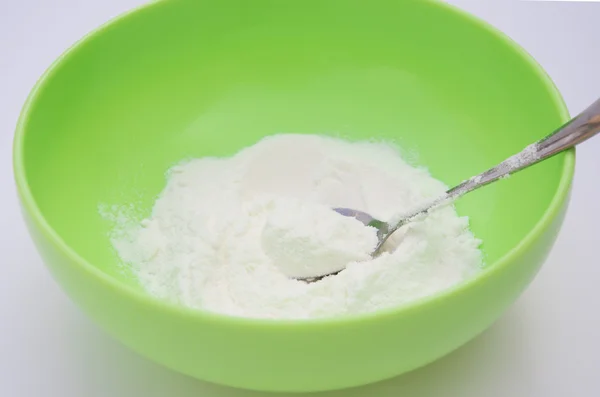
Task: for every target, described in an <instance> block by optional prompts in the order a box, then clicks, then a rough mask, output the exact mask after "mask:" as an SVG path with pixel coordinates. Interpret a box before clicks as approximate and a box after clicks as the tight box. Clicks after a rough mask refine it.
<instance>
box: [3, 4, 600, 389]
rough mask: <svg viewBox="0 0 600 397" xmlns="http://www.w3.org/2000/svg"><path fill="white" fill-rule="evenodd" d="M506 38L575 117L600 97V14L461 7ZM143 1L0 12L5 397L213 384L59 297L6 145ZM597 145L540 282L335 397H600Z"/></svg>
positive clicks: (544, 7)
mask: <svg viewBox="0 0 600 397" xmlns="http://www.w3.org/2000/svg"><path fill="white" fill-rule="evenodd" d="M452 2H453V3H455V4H458V5H460V6H462V7H463V8H466V9H467V10H470V11H472V12H473V13H475V14H477V15H479V16H481V17H482V18H484V19H486V20H487V21H489V22H491V23H492V24H494V25H495V26H497V27H499V28H501V29H502V30H503V31H505V32H506V33H508V34H509V35H510V36H511V37H513V38H514V39H515V40H516V41H517V42H519V43H520V44H521V45H522V46H523V47H525V49H527V50H528V51H529V52H530V53H531V54H532V55H533V56H534V57H535V58H536V59H537V60H538V61H539V62H540V63H541V64H542V65H543V66H544V67H545V68H546V70H547V71H548V73H549V74H550V76H551V77H552V78H553V79H554V80H555V81H556V83H557V85H558V87H559V88H560V90H561V91H562V93H563V95H564V97H565V99H566V101H567V104H568V105H569V108H570V110H571V112H572V113H575V112H578V111H580V110H582V109H583V107H584V106H585V105H586V104H588V103H591V102H592V101H593V100H594V99H596V97H598V96H600V78H599V77H598V76H600V74H599V72H598V70H600V55H599V53H598V48H600V33H598V29H597V21H598V19H599V18H600V4H593V3H555V2H547V3H542V2H527V3H524V2H522V3H519V2H514V1H491V0H453V1H452ZM140 3H142V1H141V0H105V1H94V2H92V1H83V0H79V1H78V0H54V1H47V0H25V1H21V2H17V1H13V2H11V1H8V0H3V1H1V2H0V205H1V206H0V252H2V254H3V261H2V277H1V279H0V280H1V281H0V318H1V320H0V321H1V322H0V395H2V396H11V397H12V396H27V397H29V396H61V397H69V396H89V397H95V396H112V397H120V396H144V397H154V396H165V395H173V396H177V397H187V396H210V397H258V396H260V395H261V394H260V393H253V392H245V391H236V390H231V389H227V388H222V387H218V386H214V385H208V384H205V383H202V382H199V381H196V380H193V379H190V378H187V377H185V376H182V375H179V374H177V373H174V372H171V371H168V370H166V369H163V368H162V367H160V366H158V365H156V364H153V363H151V362H149V361H147V360H145V359H143V358H140V357H138V356H137V355H136V354H134V353H132V352H130V351H128V350H126V349H125V348H124V347H122V346H121V345H119V344H118V343H117V342H115V341H113V340H112V339H110V338H109V337H108V336H107V335H105V334H104V333H103V332H102V331H100V330H99V329H98V328H97V327H96V326H95V325H93V324H92V323H91V322H90V321H89V320H88V319H87V318H86V317H85V316H84V315H83V314H81V313H80V312H79V311H78V310H77V309H76V308H75V306H74V305H73V304H72V303H71V302H70V301H69V300H68V299H67V298H66V297H65V295H64V294H63V293H62V292H61V291H60V290H59V288H58V286H57V285H56V284H55V283H54V281H53V280H52V279H51V278H50V276H49V274H48V272H47V271H46V270H45V268H44V266H43V265H42V263H41V261H40V259H39V257H38V255H37V254H36V253H35V250H34V248H33V245H32V244H31V242H30V240H29V238H28V236H27V233H26V231H25V228H24V226H23V223H22V220H21V217H20V214H19V212H18V208H17V199H16V196H15V191H14V187H13V179H12V172H11V164H10V161H11V153H10V146H11V141H12V133H13V129H14V125H15V123H16V120H17V116H18V113H19V110H20V108H21V106H22V104H23V102H24V100H25V98H26V96H27V94H28V91H29V90H30V88H31V87H32V85H33V84H34V82H35V80H36V79H37V78H38V76H39V75H40V74H41V73H42V72H43V71H44V69H45V68H46V67H47V66H48V65H49V64H50V63H51V62H52V60H53V59H54V58H55V57H56V56H58V55H59V54H60V53H61V52H62V51H63V50H64V49H65V48H66V47H67V46H69V45H70V44H71V43H73V42H74V41H75V40H77V39H78V38H79V37H80V36H82V35H83V34H84V33H86V32H87V31H89V30H90V29H92V28H94V27H95V26H97V25H99V24H100V23H102V22H104V21H105V20H107V19H108V18H110V17H112V16H115V15H117V14H119V13H120V12H122V11H124V10H126V9H128V8H131V7H132V6H135V5H137V4H140ZM599 154H600V138H597V139H595V140H593V141H590V142H588V143H586V144H585V145H583V146H582V147H581V148H580V150H579V151H578V164H577V174H576V180H575V186H574V191H573V197H572V202H571V208H570V212H569V214H568V216H567V219H566V222H565V225H564V228H563V230H562V233H561V235H560V237H559V240H558V242H557V244H556V246H555V249H554V251H553V253H552V255H551V256H550V258H549V260H548V262H547V263H546V265H545V266H544V268H543V270H542V271H541V273H540V274H539V276H538V277H537V278H536V280H535V281H534V283H533V284H532V285H531V287H530V288H529V289H528V290H527V292H526V293H525V294H524V295H523V297H522V298H521V299H520V300H519V301H518V302H517V303H516V304H515V305H514V307H513V308H512V309H511V310H510V311H509V312H508V313H507V314H506V315H505V316H504V317H503V318H502V319H501V320H500V321H499V322H498V323H497V324H496V325H495V326H493V327H492V328H491V329H490V330H489V331H487V332H486V333H485V334H484V335H482V336H481V337H479V338H478V339H476V340H475V341H473V342H471V343H470V344H468V345H467V346H465V347H463V348H462V349H460V350H458V351H457V352H455V353H453V354H452V355H450V356H448V357H446V358H444V359H442V360H440V361H438V362H437V363H434V364H433V365H430V366H429V367H427V368H424V369H421V370H419V371H416V372H413V373H411V374H408V375H405V376H403V377H400V378H397V379H394V380H391V381H387V382H383V383H380V384H377V385H373V386H369V387H366V388H360V389H356V390H350V391H341V392H334V393H327V396H330V397H337V396H339V397H342V396H346V397H354V396H355V397H363V396H373V397H388V396H389V397H396V396H409V397H412V396H418V397H438V396H440V397H441V396H443V397H455V396H456V397H482V396H483V397H504V396H515V397H521V396H527V397H563V396H598V395H600V377H599V376H598V369H599V368H600V341H599V339H598V334H599V333H598V327H599V326H600V321H599V320H598V314H597V313H598V309H597V304H596V302H595V301H597V300H598V299H599V297H600V292H599V291H598V287H597V285H598V282H599V281H600V268H599V267H598V266H597V265H598V263H599V261H598V254H597V251H596V250H597V246H598V245H599V244H600V233H598V227H597V226H598V223H599V221H600V209H599V206H598V203H599V202H600V182H598V173H599V171H600V155H599Z"/></svg>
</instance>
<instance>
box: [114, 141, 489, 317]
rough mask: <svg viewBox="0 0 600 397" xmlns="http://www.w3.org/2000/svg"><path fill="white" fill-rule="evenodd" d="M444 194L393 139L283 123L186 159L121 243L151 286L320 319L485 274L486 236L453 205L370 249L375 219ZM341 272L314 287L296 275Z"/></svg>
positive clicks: (199, 303)
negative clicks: (284, 128) (232, 148)
mask: <svg viewBox="0 0 600 397" xmlns="http://www.w3.org/2000/svg"><path fill="white" fill-rule="evenodd" d="M445 191H446V186H445V185H444V184H443V183H441V182H439V181H437V180H436V179H434V178H432V177H431V176H430V175H429V174H428V172H427V171H426V170H424V169H421V168H415V167H412V166H410V165H408V164H407V163H406V162H405V161H403V160H402V158H401V157H400V154H399V152H398V150H397V149H396V148H395V147H394V146H392V145H389V144H385V143H371V142H347V141H344V140H339V139H334V138H328V137H322V136H314V135H296V134H281V135H275V136H270V137H267V138H264V139H262V140H261V141H260V142H258V143H257V144H255V145H253V146H251V147H249V148H246V149H244V150H242V151H240V152H239V153H237V154H236V155H234V156H233V157H230V158H202V159H195V160H191V161H186V162H182V163H181V164H179V165H177V166H175V167H174V168H172V169H171V170H170V172H169V173H168V181H167V185H166V187H165V189H164V190H163V192H162V193H161V194H160V196H159V197H158V199H157V201H156V203H155V204H154V207H153V210H152V215H151V216H150V217H149V218H148V219H145V220H144V221H143V222H141V224H139V225H136V226H134V227H130V228H127V227H126V226H125V225H126V224H127V222H125V221H123V219H121V222H119V223H117V224H116V225H115V233H114V236H113V238H112V243H113V245H114V247H115V248H116V250H117V252H118V254H119V256H120V257H121V259H122V260H123V261H124V262H125V263H126V264H128V265H129V266H131V269H132V270H133V272H134V274H135V275H136V276H137V278H138V280H139V282H140V283H141V285H142V286H143V287H144V288H145V289H146V290H147V291H148V292H149V293H150V294H152V295H154V296H156V297H158V298H161V299H165V300H168V301H171V302H176V303H179V304H181V305H184V306H187V307H191V308H196V309H201V310H207V311H213V312H218V313H222V314H228V315H232V316H242V317H254V318H281V319H283V318H287V319H291V318H295V319H301V318H319V317H332V316H339V315H345V314H352V313H364V312H370V311H374V310H379V309H383V308H389V307H394V306H399V305H402V304H406V303H408V302H411V301H414V300H416V299H419V298H422V297H425V296H428V295H431V294H435V293H437V292H440V291H442V290H444V289H447V288H450V287H452V286H455V285H457V284H458V283H460V282H462V281H464V280H465V279H467V278H469V277H472V276H473V275H474V274H476V273H477V272H478V271H479V270H480V268H481V264H482V255H481V252H480V250H479V245H480V241H479V240H477V239H476V238H475V237H474V236H473V234H472V233H471V232H470V231H469V229H468V220H467V218H465V217H459V216H458V215H457V214H456V211H455V210H454V207H452V206H447V207H444V208H440V209H438V210H436V211H435V212H433V213H432V214H431V215H429V216H428V217H427V218H425V219H424V220H422V221H419V222H415V223H412V224H409V225H407V226H405V227H403V228H401V229H400V230H398V231H397V232H396V233H395V234H394V235H393V236H392V237H391V238H390V239H389V240H388V242H386V244H385V245H384V250H383V253H382V254H381V255H380V256H379V257H377V258H374V259H373V258H371V257H370V255H369V254H370V253H371V252H372V250H373V247H374V246H375V245H376V242H377V238H376V234H375V230H374V229H373V228H369V227H366V226H364V225H362V224H361V223H360V222H358V221H357V220H355V219H353V218H347V217H343V216H342V215H339V214H337V213H336V212H335V211H333V210H331V208H335V207H346V208H354V209H357V210H361V211H365V212H367V213H369V214H371V215H373V216H375V217H376V218H378V219H381V220H388V219H391V218H392V217H393V216H394V215H396V214H397V213H398V212H402V210H407V209H411V208H416V207H418V206H419V205H421V204H422V203H423V202H427V201H428V200H430V199H431V198H432V197H437V196H440V195H441V194H443V193H444V192H445ZM344 267H345V270H343V271H342V272H340V273H339V274H338V275H336V276H332V277H327V278H325V279H323V280H321V281H318V282H316V283H311V284H307V283H305V282H302V281H298V280H296V279H294V277H308V276H317V275H322V274H328V273H330V272H332V271H337V270H339V269H340V268H344Z"/></svg>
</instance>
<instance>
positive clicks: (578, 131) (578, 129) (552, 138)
mask: <svg viewBox="0 0 600 397" xmlns="http://www.w3.org/2000/svg"><path fill="white" fill-rule="evenodd" d="M598 132H600V99H599V100H597V101H596V102H594V103H593V104H592V105H590V106H589V107H588V108H587V109H586V110H584V111H583V112H581V113H580V114H579V115H578V116H577V117H575V118H573V119H571V121H569V122H567V123H566V124H565V125H563V126H562V127H560V128H559V129H558V130H556V131H555V132H553V133H552V134H550V135H548V136H547V137H545V138H543V139H541V140H539V141H537V142H535V143H534V144H532V145H529V146H527V147H526V148H525V149H524V150H522V151H521V152H519V153H518V154H516V155H514V156H512V157H509V158H508V159H506V160H504V161H503V162H501V163H500V164H498V165H497V166H495V167H494V168H491V169H489V170H487V171H485V172H483V173H481V174H479V175H476V176H474V177H472V178H471V179H468V180H466V181H464V182H462V183H461V184H459V185H457V186H455V187H453V188H452V189H450V190H448V191H447V192H446V193H444V195H442V196H441V197H438V198H436V199H435V200H432V201H430V202H429V203H426V205H423V206H422V207H420V208H418V209H416V210H414V211H412V212H410V213H408V214H406V215H405V216H402V217H400V218H398V219H396V220H393V221H390V222H383V221H380V220H378V219H376V218H374V217H372V216H371V215H369V214H367V213H365V212H362V211H358V210H354V209H350V208H334V211H336V212H338V213H339V214H341V215H344V216H348V217H352V218H356V219H357V220H359V221H360V222H362V223H363V224H365V225H366V226H372V227H374V228H375V229H377V238H378V243H377V246H376V247H375V250H374V251H373V253H372V256H373V257H375V256H377V255H379V253H380V252H381V248H382V247H383V244H384V243H385V242H386V241H387V239H388V238H389V237H390V236H391V235H392V234H393V233H394V232H395V231H397V230H398V229H399V228H401V227H402V226H404V225H406V224H407V223H410V222H413V221H415V220H417V219H420V218H422V217H424V216H427V215H428V214H429V213H430V212H431V211H433V210H434V209H436V208H438V207H440V206H442V205H444V204H447V203H450V202H452V201H454V200H456V199H457V198H459V197H461V196H463V195H465V194H467V193H469V192H472V191H473V190H476V189H478V188H480V187H482V186H485V185H487V184H490V183H492V182H495V181H497V180H498V179H501V178H503V177H507V176H508V175H510V174H513V173H515V172H517V171H520V170H522V169H525V168H527V167H529V166H532V165H534V164H537V163H539V162H540V161H543V160H546V159H547V158H550V157H552V156H554V155H555V154H558V153H560V152H563V151H565V150H567V149H570V148H572V147H574V146H575V145H578V144H579V143H581V142H583V141H585V140H587V139H589V138H591V137H592V136H594V135H596V134H597V133H598ZM342 270H343V269H340V270H339V271H337V272H335V273H330V274H325V275H320V276H315V277H312V278H306V279H303V280H304V281H307V282H314V281H318V280H321V279H322V278H324V277H328V276H332V275H334V274H337V273H339V272H340V271H342Z"/></svg>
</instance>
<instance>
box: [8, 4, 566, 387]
mask: <svg viewBox="0 0 600 397" xmlns="http://www.w3.org/2000/svg"><path fill="white" fill-rule="evenodd" d="M567 117H568V114H567V111H566V109H565V106H564V104H563V102H562V100H561V97H560V95H559V93H558V92H557V90H556V88H555V87H554V86H553V84H552V83H551V81H550V80H549V78H548V77H547V76H546V75H545V73H544V72H543V70H542V69H541V68H540V67H539V66H538V65H537V64H536V63H535V62H534V61H533V60H532V59H531V58H530V57H529V56H528V55H527V54H526V53H525V52H524V51H523V50H522V49H520V48H519V47H518V46H517V45H515V44H514V43H512V42H511V41H510V40H509V39H507V38H506V37H505V36H503V35H502V34H500V33H498V32H497V31H495V30H493V29H492V28H490V27H489V26H487V25H486V24H484V23H482V22H481V21H478V20H477V19H475V18H473V17H471V16H469V15H466V14H464V13H462V12H460V11H457V10H455V9H453V8H451V7H450V6H448V5H445V4H443V3H441V2H433V1H396V0H389V1H370V2H364V1H347V0H318V1H317V0H304V1H276V0H254V1H251V2H249V1H246V0H204V1H191V0H190V1H185V0H181V1H160V2H155V3H152V4H149V5H147V6H144V7H141V8H139V9H137V10H135V11H133V12H130V13H128V14H126V15H124V16H122V17H119V18H117V19H115V20H114V21H112V22H110V23H109V24H107V25H105V26H103V27H101V28H100V29H98V30H96V31H95V32H93V33H92V34H90V35H88V36H87V37H86V38H85V39H83V40H82V41H80V42H79V43H77V44H76V45H75V46H74V47H73V48H71V49H70V50H68V51H67V52H66V53H65V54H64V55H62V56H61V57H60V58H59V59H58V60H57V61H56V62H55V63H54V64H53V65H52V66H51V67H50V69H49V70H48V71H47V72H46V73H45V74H44V76H43V77H42V78H41V80H40V81H39V82H38V84H37V85H36V87H35V88H34V89H33V92H32V93H31V95H30V97H29V99H28V101H27V103H26V105H25V107H24V109H23V112H22V115H21V119H20V121H19V123H18V127H17V131H16V137H15V146H14V164H15V174H16V181H17V185H18V191H19V195H20V198H21V202H22V207H23V209H24V214H25V218H26V222H27V224H28V227H29V230H30V232H31V235H32V237H33V239H34V241H35V243H36V245H37V247H38V249H39V251H40V253H41V255H42V257H43V258H44V261H45V263H46V264H47V266H48V268H49V269H50V271H51V273H52V275H53V276H54V277H55V279H56V280H57V281H58V283H59V284H60V285H61V286H62V288H64V290H65V291H66V292H67V294H68V295H69V296H70V297H71V299H72V300H73V301H74V302H76V303H77V304H78V305H79V307H81V309H82V310H83V311H84V312H86V313H87V314H88V315H89V316H90V317H91V318H93V319H94V320H95V321H96V322H97V323H98V324H99V325H100V326H101V327H102V328H104V329H105V330H106V331H107V332H108V333H110V334H111V335H113V336H114V337H115V338H116V339H118V340H120V341H121V342H123V343H124V344H125V345H127V346H129V347H131V348H132V349H133V350H135V351H137V352H139V353H140V354H142V355H144V356H146V357H148V358H150V359H152V360H154V361H156V362H159V363H161V364H163V365H165V366H167V367H170V368H172V369H174V370H176V371H180V372H183V373H185V374H188V375H191V376H193V377H196V378H199V379H203V380H206V381H210V382H215V383H219V384H223V385H230V386H235V387H240V388H248V389H256V390H269V391H295V392H301V391H317V390H329V389H338V388H346V387H350V386H357V385H363V384H367V383H370V382H375V381H379V380H382V379H386V378H390V377H394V376H396V375H399V374H401V373H404V372H407V371H410V370H413V369H415V368H417V367H420V366H423V365H425V364H427V363H429V362H432V361H434V360H436V359H438V358H440V357H441V356H444V355H445V354H447V353H449V352H451V351H452V350H454V349H456V348H458V347H459V346H461V345H463V344H464V343H465V342H467V341H469V340H470V339H472V338H474V337H475V336H476V335H478V334H479V333H480V332H482V331H483V330H484V329H486V328H487V327H489V326H490V325H491V324H492V323H493V322H494V321H495V320H496V319H497V318H498V317H499V316H500V315H501V314H502V313H503V312H504V311H505V309H506V308H507V307H508V306H509V305H510V304H511V303H512V302H513V301H514V300H515V299H516V298H517V297H518V296H519V294H520V293H521V292H522V291H523V290H524V289H525V287H526V286H527V285H528V284H529V282H530V281H531V280H532V279H533V277H534V275H535V274H536V272H537V271H538V269H539V268H540V266H541V264H542V262H543V261H544V259H545V257H546V255H547V254H548V252H549V250H550V248H551V246H552V244H553V242H554V240H555V237H556V235H557V232H558V230H559V228H560V225H561V222H562V220H563V216H564V213H565V210H566V207H567V202H568V195H569V191H570V184H571V179H572V176H573V170H574V162H575V153H574V152H573V151H569V152H567V153H564V154H561V155H559V156H557V157H555V158H553V159H551V160H549V161H546V162H544V163H543V164H540V165H538V166H536V167H533V168H532V169H529V170H526V171H523V172H522V173H520V174H517V175H515V176H513V177H511V178H509V179H508V180H506V181H501V182H499V183H497V184H494V185H490V186H489V187H487V188H484V189H482V190H480V191H478V192H475V193H473V194H472V195H469V196H467V197H465V198H464V199H461V200H460V201H459V202H458V204H457V207H458V210H459V212H460V213H461V214H465V215H469V216H470V217H471V219H472V229H473V231H474V232H475V234H476V235H477V236H478V237H480V238H481V239H483V241H484V250H485V255H486V263H487V267H486V269H485V271H483V272H482V273H481V274H480V275H479V276H478V277H476V278H475V279H473V280H470V281H469V282H467V283H465V284H463V285H461V286H459V287H457V288H455V289H453V290H451V291H446V292H443V293H441V294H438V295H436V296H433V297H430V298H427V299H424V300H421V301H418V302H414V303H412V304H410V305H408V306H405V307H399V308H396V309H392V310H386V311H381V312H378V313H373V314H368V315H360V316H358V315H357V316H347V317H341V318H334V319H322V320H307V321H275V320H252V319H241V318H230V317H226V316H221V315H217V314H210V313H205V312H200V311H192V310H189V309H186V308H182V307H178V306H175V305H172V304H167V303H164V302H160V301H157V300H155V299H154V298H152V297H150V296H148V295H147V294H146V293H145V292H144V291H143V290H142V289H141V287H140V286H138V285H137V283H136V281H135V279H134V278H133V277H132V276H131V275H130V274H127V272H126V271H123V269H122V267H121V266H120V265H119V261H118V259H117V258H116V256H115V253H114V252H113V250H112V248H111V245H110V242H109V238H108V237H107V234H108V232H109V229H110V224H109V223H107V222H106V221H105V220H103V219H102V217H101V216H100V214H99V211H98V206H99V204H101V203H108V204H111V203H116V204H126V203H134V204H135V206H136V208H137V209H138V212H137V213H138V215H139V216H143V215H145V214H148V213H149V211H150V208H151V206H152V204H153V200H154V198H155V197H156V195H157V194H158V193H159V192H160V191H161V189H162V188H163V187H164V185H165V178H164V173H165V171H166V170H167V169H168V168H169V166H171V165H173V164H174V163H175V162H177V161H179V160H180V159H182V158H185V157H189V156H224V155H231V154H233V153H235V152H236V151H238V150H240V149H241V148H243V147H245V146H248V145H251V144H253V143H255V142H256V141H257V140H259V139H260V138H261V137H263V136H265V135H269V134H274V133H280V132H297V133H307V134H334V135H337V136H342V137H346V138H349V139H369V138H376V139H385V140H390V141H394V142H397V143H398V144H399V145H400V146H401V147H402V148H403V150H404V151H405V154H406V155H407V156H409V158H410V160H411V161H413V162H414V163H415V164H423V165H425V166H427V167H428V168H429V169H430V171H431V172H432V173H433V175H434V176H436V177H437V178H439V179H441V180H443V181H445V182H446V183H447V184H449V185H451V184H454V183H457V182H459V181H461V180H462V179H465V178H467V177H469V176H471V175H473V174H476V173H478V172H480V171H482V170H484V169H486V168H487V167H489V166H492V165H494V164H495V163H497V162H498V161H500V160H501V159H504V158H505V157H507V156H509V155H511V154H513V153H514V152H516V151H518V150H520V149H521V148H522V147H524V146H525V145H527V144H528V143H530V142H532V141H534V140H536V139H538V138H540V137H542V136H543V135H545V134H546V133H548V132H550V131H551V130H552V129H553V128H555V127H558V126H559V125H560V124H562V122H564V121H565V120H566V119H567ZM489 359H490V360H493V359H494V357H489Z"/></svg>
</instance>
